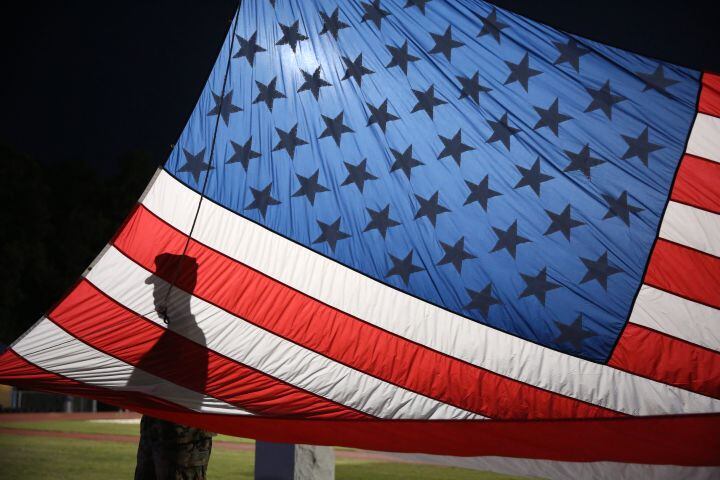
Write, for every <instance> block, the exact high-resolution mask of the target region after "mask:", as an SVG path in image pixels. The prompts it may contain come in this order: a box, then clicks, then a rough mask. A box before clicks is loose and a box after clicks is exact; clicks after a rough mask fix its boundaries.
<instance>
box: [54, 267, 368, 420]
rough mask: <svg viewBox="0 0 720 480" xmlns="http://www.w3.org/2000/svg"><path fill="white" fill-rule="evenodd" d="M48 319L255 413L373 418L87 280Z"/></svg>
mask: <svg viewBox="0 0 720 480" xmlns="http://www.w3.org/2000/svg"><path fill="white" fill-rule="evenodd" d="M48 318H50V319H51V320H52V321H53V322H55V323H56V324H57V325H58V326H60V327H61V328H63V329H64V330H66V331H67V332H68V333H69V334H70V335H73V336H74V337H76V338H78V339H79V340H81V341H83V342H85V343H87V344H89V345H91V346H92V347H93V348H96V349H98V350H100V351H102V352H104V353H106V354H108V355H111V356H113V357H115V358H118V359H120V360H122V361H123V362H126V363H129V364H131V365H134V366H136V367H138V368H139V369H141V370H143V371H145V372H148V373H151V374H153V375H155V376H158V377H160V378H163V379H165V380H168V381H170V382H173V383H175V384H177V385H181V386H183V387H185V388H188V389H190V390H193V391H196V392H203V393H206V394H207V395H210V396H212V397H215V398H217V399H220V400H223V401H225V402H227V403H230V404H232V405H235V406H238V407H240V408H242V409H245V410H248V411H251V412H253V413H258V414H263V415H274V416H302V417H304V418H308V417H319V418H345V419H348V418H354V419H361V418H369V415H366V414H363V413H360V412H357V411H355V410H353V409H350V408H348V407H345V406H343V405H340V404H338V403H336V402H332V401H329V400H327V399H325V398H322V397H319V396H318V395H315V394H313V393H310V392H307V391H305V390H302V389H300V388H297V387H295V386H292V385H289V384H287V383H285V382H283V381H280V380H277V379H275V378H274V377H272V376H270V375H267V374H264V373H262V372H258V371H257V370H255V369H252V368H250V367H247V366H245V365H243V364H241V363H239V362H237V361H234V360H231V359H229V358H227V357H224V356H222V355H220V354H218V353H216V352H213V351H211V350H208V349H207V348H205V347H204V346H202V345H200V344H198V343H195V342H193V341H191V340H188V339H187V338H185V337H184V336H182V335H179V334H178V333H175V332H173V331H171V330H168V329H165V328H162V327H160V326H159V325H156V324H155V323H153V322H151V321H149V320H146V319H144V318H143V317H141V316H139V315H137V314H135V313H134V312H132V311H130V310H127V309H126V308H124V307H122V306H120V305H119V304H117V303H116V302H115V301H113V300H111V299H109V298H108V297H107V296H105V295H104V294H103V293H102V292H100V291H99V290H97V289H96V287H94V286H93V285H92V284H90V283H89V282H87V281H86V280H83V281H82V282H80V283H79V284H78V285H77V286H76V287H75V289H74V290H73V291H72V292H71V293H70V294H69V295H68V296H67V297H66V298H65V299H64V300H63V301H62V302H60V304H59V305H58V306H57V307H55V309H54V310H53V311H52V312H50V314H49V315H48ZM178 322H182V320H176V323H175V327H174V328H178V329H181V330H183V331H185V332H186V334H189V335H192V337H193V338H195V340H196V341H200V342H202V341H203V339H204V336H203V334H202V331H201V330H200V329H199V328H198V327H197V325H195V324H194V323H193V324H192V325H188V324H185V325H182V324H178ZM191 322H192V320H191ZM172 325H173V323H171V326H172Z"/></svg>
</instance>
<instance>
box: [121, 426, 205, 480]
mask: <svg viewBox="0 0 720 480" xmlns="http://www.w3.org/2000/svg"><path fill="white" fill-rule="evenodd" d="M211 450H212V434H211V433H209V432H206V431H205V430H200V429H197V428H192V427H186V426H184V425H178V424H176V423H171V422H166V421H164V420H159V419H156V418H152V417H148V416H143V418H142V420H141V422H140V445H139V446H138V463H137V467H136V469H135V480H205V479H206V477H207V467H208V462H209V461H210V452H211Z"/></svg>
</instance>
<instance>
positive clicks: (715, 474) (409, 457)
mask: <svg viewBox="0 0 720 480" xmlns="http://www.w3.org/2000/svg"><path fill="white" fill-rule="evenodd" d="M383 454H384V455H387V456H389V457H394V458H397V459H400V460H403V461H406V462H422V463H430V464H434V465H445V466H451V467H458V468H468V469H471V470H482V471H490V472H497V473H504V474H507V475H518V476H528V477H531V478H550V479H553V480H577V479H579V478H580V479H593V480H637V479H642V480H712V479H717V478H720V467H681V466H677V465H644V464H637V463H619V462H559V461H555V460H535V459H528V458H510V457H452V456H447V455H430V454H424V453H390V452H387V453H386V452H383Z"/></svg>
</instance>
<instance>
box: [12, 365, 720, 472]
mask: <svg viewBox="0 0 720 480" xmlns="http://www.w3.org/2000/svg"><path fill="white" fill-rule="evenodd" d="M25 382H27V384H28V385H29V386H31V388H33V389H36V390H37V389H38V388H40V389H43V390H48V391H55V392H60V393H72V394H73V395H78V396H85V397H90V398H95V399H98V400H101V401H102V402H105V403H109V404H111V405H116V406H119V407H122V408H129V409H131V410H135V411H138V412H141V413H145V414H147V415H151V416H153V417H157V418H163V419H165V420H169V421H171V422H175V423H180V424H183V425H192V426H195V427H198V428H204V429H206V430H209V431H212V432H218V433H224V434H227V435H235V436H242V437H250V438H257V439H260V440H266V441H272V442H288V443H304V444H311V445H338V446H344V447H354V448H364V449H374V450H382V451H388V452H426V453H431V454H436V455H458V456H500V457H516V458H534V459H547V460H556V461H572V462H597V461H614V462H627V463H640V464H659V465H685V466H709V465H720V457H719V456H718V455H717V452H718V451H720V435H718V432H720V415H718V414H712V415H684V416H669V417H624V418H619V419H610V418H608V419H582V420H560V421H557V420H555V421H552V420H536V421H508V420H503V421H493V420H480V421H462V422H458V421H439V420H436V421H414V420H363V421H357V420H320V419H318V420H296V419H280V418H262V417H248V416H240V415H218V414H208V413H202V414H201V413H196V412H190V411H187V410H184V409H182V408H181V407H177V406H175V405H173V404H166V403H164V402H158V401H157V399H154V398H153V397H148V396H145V395H141V394H132V395H131V394H130V393H128V392H122V394H119V393H118V392H114V391H112V390H108V389H104V388H99V387H91V386H87V385H83V384H79V383H78V382H74V381H71V380H68V379H66V378H64V377H61V376H58V375H54V374H50V373H49V372H45V371H43V370H41V369H39V368H37V367H35V366H33V365H31V364H29V363H27V362H26V361H24V360H23V359H21V358H20V357H18V356H17V355H16V354H15V353H14V352H12V351H7V352H5V353H4V354H3V355H2V356H0V383H4V384H13V385H17V386H21V387H22V386H24V384H25ZM132 397H135V398H132Z"/></svg>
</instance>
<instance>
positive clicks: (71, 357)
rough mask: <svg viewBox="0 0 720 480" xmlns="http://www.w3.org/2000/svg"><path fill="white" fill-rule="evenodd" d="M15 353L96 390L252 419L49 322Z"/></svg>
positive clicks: (39, 326)
mask: <svg viewBox="0 0 720 480" xmlns="http://www.w3.org/2000/svg"><path fill="white" fill-rule="evenodd" d="M13 350H14V351H15V352H16V353H18V354H19V355H20V356H22V357H23V358H25V359H26V360H28V361H29V362H32V363H34V364H35V365H37V366H38V367H40V368H44V369H45V370H48V371H50V372H52V373H55V374H58V375H63V376H65V377H68V378H70V379H72V380H75V381H78V382H82V383H85V384H87V385H92V386H94V387H103V388H109V389H112V390H116V391H134V392H141V393H145V394H148V395H152V396H154V397H157V398H160V399H163V400H167V401H170V402H172V403H175V404H177V405H181V406H183V407H185V408H188V409H190V410H195V411H198V412H203V413H223V414H229V415H250V413H248V412H246V411H244V410H241V409H239V408H237V407H235V406H233V405H230V404H228V403H225V402H223V401H220V400H217V399H215V398H211V397H208V396H206V395H203V394H202V393H198V392H194V391H192V390H188V389H187V388H185V387H182V386H180V385H176V384H174V383H171V382H168V381H167V380H164V379H162V378H160V377H156V376H155V375H151V374H149V373H147V372H145V371H143V370H140V369H138V368H135V367H133V366H132V365H130V364H128V363H125V362H123V361H121V360H118V359H117V358H115V357H112V356H110V355H107V354H105V353H103V352H101V351H99V350H96V349H94V348H92V347H90V346H89V345H87V344H85V343H83V342H81V341H80V340H78V339H77V338H75V337H73V336H72V335H70V334H68V333H67V332H65V330H63V329H62V328H60V327H58V326H57V325H55V324H54V323H53V322H52V321H50V320H48V319H47V318H43V319H41V321H40V322H38V323H37V324H36V325H35V327H33V329H32V330H31V331H30V332H28V334H27V335H25V336H24V337H23V338H22V339H21V340H20V341H18V342H17V343H16V344H15V345H13Z"/></svg>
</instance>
